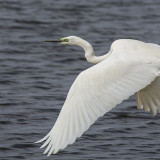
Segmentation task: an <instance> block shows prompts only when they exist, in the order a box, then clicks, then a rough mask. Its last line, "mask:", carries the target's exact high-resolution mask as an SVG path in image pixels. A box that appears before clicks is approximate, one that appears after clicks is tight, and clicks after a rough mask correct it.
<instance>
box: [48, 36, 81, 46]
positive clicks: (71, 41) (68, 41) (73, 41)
mask: <svg viewBox="0 0 160 160" xmlns="http://www.w3.org/2000/svg"><path fill="white" fill-rule="evenodd" d="M80 40H81V38H79V37H76V36H69V37H64V38H61V39H58V40H46V41H45V42H55V43H60V44H68V45H77V44H78V42H79V41H80Z"/></svg>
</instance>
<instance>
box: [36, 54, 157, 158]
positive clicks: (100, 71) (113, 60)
mask: <svg viewBox="0 0 160 160" xmlns="http://www.w3.org/2000/svg"><path fill="white" fill-rule="evenodd" d="M157 68H158V67H157V66H156V64H153V63H143V62H138V61H129V60H125V58H123V59H120V58H119V56H118V55H117V54H115V53H112V54H111V56H110V57H109V58H108V59H106V60H104V61H102V62H101V63H99V64H97V65H95V66H93V67H91V68H89V69H87V70H85V71H83V72H82V73H81V74H80V75H79V76H78V77H77V78H76V80H75V81H74V83H73V85H72V87H71V89H70V91H69V93H68V96H67V99H66V101H65V103H64V105H63V108H62V110H61V112H60V114H59V117H58V119H57V121H56V123H55V125H54V127H53V128H52V129H51V131H50V132H49V133H48V134H47V136H46V137H44V138H43V139H42V140H40V141H38V142H41V141H44V140H45V141H46V142H45V143H44V144H43V146H42V148H43V147H45V146H47V148H46V150H45V152H44V153H47V152H48V155H50V154H52V153H57V152H58V151H59V150H60V149H64V148H65V147H66V146H67V145H68V144H72V143H73V142H74V141H75V140H76V138H77V137H80V136H81V135H82V134H83V132H84V131H86V130H87V129H88V128H89V127H90V126H91V125H92V124H93V123H94V122H95V121H96V120H97V119H98V118H99V117H100V116H103V115H104V114H105V113H106V112H108V111H109V110H111V109H112V108H113V107H115V106H116V105H117V104H119V103H121V102H122V101H123V100H124V99H127V98H128V97H129V96H131V95H133V94H134V93H135V92H137V91H139V90H140V89H142V88H144V87H145V86H146V85H148V84H149V83H151V81H153V80H154V79H155V77H156V74H155V73H156V72H157V71H158V69H157Z"/></svg>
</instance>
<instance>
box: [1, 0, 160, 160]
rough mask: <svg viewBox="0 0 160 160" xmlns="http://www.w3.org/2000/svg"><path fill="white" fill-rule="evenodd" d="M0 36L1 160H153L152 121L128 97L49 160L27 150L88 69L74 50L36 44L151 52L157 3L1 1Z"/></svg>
mask: <svg viewBox="0 0 160 160" xmlns="http://www.w3.org/2000/svg"><path fill="white" fill-rule="evenodd" d="M0 28H1V29H0V37H1V38H0V75H1V76H0V91H1V92H0V131H1V132H0V141H1V143H0V159H1V160H8V159H17V160H18V159H21V160H22V159H29V160H39V159H56V160H68V159H69V160H82V159H83V160H93V159H104V160H106V159H109V160H116V159H117V160H124V159H127V160H133V159H136V160H159V159H160V158H159V157H160V130H159V126H160V118H159V115H157V116H156V117H151V115H150V114H149V113H144V112H143V111H139V110H137V109H136V104H135V97H134V96H133V97H131V98H130V99H129V100H127V101H125V102H123V103H122V104H120V105H119V106H118V107H116V108H115V109H113V110H112V111H111V112H109V113H107V114H106V115H105V116H104V117H102V118H100V119H99V120H98V121H97V122H96V123H95V124H94V125H93V126H92V127H91V128H90V130H88V131H87V132H86V133H85V134H84V135H83V136H82V137H81V138H79V139H78V141H77V142H76V143H75V144H73V145H71V146H69V147H67V148H66V149H65V150H63V151H61V152H60V153H58V154H57V155H52V156H51V157H50V158H46V156H44V155H42V152H43V150H40V149H39V145H38V144H34V143H33V142H35V141H37V140H39V139H40V138H42V137H43V136H44V135H45V134H46V133H47V132H48V131H49V130H50V129H51V127H52V126H53V124H54V122H55V120H56V118H57V116H58V114H59V111H60V109H61V106H62V105H63V102H64V100H65V97H66V94H67V92H68V89H69V87H70V85H71V84H72V83H73V80H74V79H75V77H76V76H77V75H78V73H80V72H81V71H82V70H84V69H86V68H88V67H90V66H91V65H90V64H88V63H87V62H86V61H85V59H84V55H83V53H82V52H83V51H82V49H80V48H77V47H71V46H63V47H60V46H59V45H54V46H52V45H51V44H46V43H43V40H45V39H53V38H61V37H65V36H68V35H77V36H80V37H83V38H84V39H86V40H89V41H90V42H91V43H92V44H93V47H94V48H95V51H96V54H97V55H101V54H104V53H106V52H107V51H108V50H109V46H110V44H111V43H112V42H113V41H114V40H115V39H119V38H134V39H139V40H142V41H146V42H152V43H157V44H159V43H160V42H159V37H160V34H159V30H160V2H159V1H158V0H157V1H153V0H141V1H139V0H132V1H124V0H108V1H105V0H99V1H97V0H92V1H88V0H83V1H77V0H68V1H65V0H61V1H53V0H45V1H42V0H28V1H20V0H2V1H1V3H0Z"/></svg>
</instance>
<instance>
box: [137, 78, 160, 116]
mask: <svg viewBox="0 0 160 160" xmlns="http://www.w3.org/2000/svg"><path fill="white" fill-rule="evenodd" d="M136 100H137V108H138V109H144V110H145V111H151V113H152V115H153V116H155V115H156V114H157V112H160V77H157V78H156V79H155V80H154V81H153V82H152V83H151V84H149V85H148V86H146V87H145V88H144V89H142V90H140V91H139V92H137V93H136Z"/></svg>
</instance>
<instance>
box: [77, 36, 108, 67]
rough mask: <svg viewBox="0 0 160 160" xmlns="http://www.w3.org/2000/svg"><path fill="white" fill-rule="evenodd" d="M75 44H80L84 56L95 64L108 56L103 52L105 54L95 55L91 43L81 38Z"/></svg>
mask: <svg viewBox="0 0 160 160" xmlns="http://www.w3.org/2000/svg"><path fill="white" fill-rule="evenodd" d="M77 46H80V47H82V48H83V49H84V51H85V57H86V59H87V61H88V62H90V63H93V64H97V63H99V62H101V61H103V60H104V59H106V58H107V57H108V54H105V55H103V56H99V57H97V56H95V54H94V50H93V47H92V46H91V44H90V43H89V42H87V41H85V40H83V39H81V40H80V41H79V42H78V43H77Z"/></svg>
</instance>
